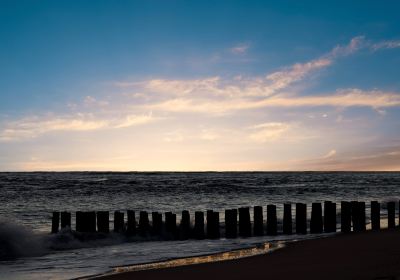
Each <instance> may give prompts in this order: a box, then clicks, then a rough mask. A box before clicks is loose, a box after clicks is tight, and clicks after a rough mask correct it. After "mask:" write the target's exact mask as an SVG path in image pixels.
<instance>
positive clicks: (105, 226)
mask: <svg viewBox="0 0 400 280" xmlns="http://www.w3.org/2000/svg"><path fill="white" fill-rule="evenodd" d="M97 231H98V232H101V233H109V232H110V215H109V213H108V211H98V212H97Z"/></svg>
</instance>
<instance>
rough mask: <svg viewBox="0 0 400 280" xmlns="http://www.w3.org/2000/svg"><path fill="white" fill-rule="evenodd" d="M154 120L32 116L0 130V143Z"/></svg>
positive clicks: (125, 125)
mask: <svg viewBox="0 0 400 280" xmlns="http://www.w3.org/2000/svg"><path fill="white" fill-rule="evenodd" d="M154 120H155V118H153V116H152V115H151V114H148V115H132V114H130V115H129V114H128V115H124V116H122V117H110V116H108V118H107V117H105V116H103V117H97V116H95V115H92V114H76V115H72V116H71V115H67V116H54V115H48V116H40V117H39V116H33V117H29V118H23V119H20V120H16V121H11V122H8V123H6V124H4V125H3V127H2V129H1V130H0V141H2V142H7V141H16V140H24V139H29V138H35V137H37V136H39V135H41V134H44V133H48V132H56V131H69V132H74V131H75V132H80V131H81V132H82V131H93V130H100V129H117V128H126V127H130V126H136V125H141V124H146V123H150V122H153V121H154Z"/></svg>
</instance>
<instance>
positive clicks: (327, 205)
mask: <svg viewBox="0 0 400 280" xmlns="http://www.w3.org/2000/svg"><path fill="white" fill-rule="evenodd" d="M324 231H325V232H336V203H332V202H331V201H325V202H324Z"/></svg>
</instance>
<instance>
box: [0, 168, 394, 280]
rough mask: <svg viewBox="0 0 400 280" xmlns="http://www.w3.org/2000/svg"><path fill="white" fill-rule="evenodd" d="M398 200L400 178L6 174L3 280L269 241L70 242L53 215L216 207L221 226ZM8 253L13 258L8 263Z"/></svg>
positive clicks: (67, 274)
mask: <svg viewBox="0 0 400 280" xmlns="http://www.w3.org/2000/svg"><path fill="white" fill-rule="evenodd" d="M399 199H400V172H199V173H196V172H189V173H186V172H185V173H180V172H143V173H142V172H128V173H124V172H63V173H52V172H38V173H0V244H1V246H0V260H1V259H3V261H0V278H1V279H69V278H72V277H78V276H84V275H90V274H96V273H102V272H105V271H107V270H110V267H114V266H120V265H126V264H133V263H144V262H152V261H159V260H165V259H170V258H174V257H184V256H192V255H199V254H207V253H213V252H219V251H224V250H232V249H238V248H242V247H248V246H252V245H254V244H258V243H261V242H264V241H268V240H270V239H271V238H269V237H259V238H249V239H235V240H225V239H221V240H211V241H210V240H204V241H141V240H138V241H136V242H130V243H125V242H123V240H121V239H120V238H119V237H115V236H114V237H113V238H112V240H106V241H102V242H99V243H89V244H82V243H81V242H78V241H77V240H72V239H68V238H69V237H68V238H66V237H62V236H58V239H56V238H55V237H54V236H53V237H49V234H48V232H49V230H50V226H51V219H50V217H51V216H50V215H51V212H52V211H70V212H75V211H77V210H82V211H85V210H95V211H98V210H108V211H110V213H112V212H113V211H115V210H121V211H125V210H127V209H131V210H136V211H141V210H145V211H149V212H152V211H159V212H166V211H172V212H175V213H176V214H177V216H178V221H179V214H180V213H181V211H182V210H189V211H190V212H191V213H194V211H198V210H202V211H205V210H208V209H212V210H216V211H220V213H221V219H222V221H223V211H224V210H225V209H228V208H239V207H244V206H255V205H261V206H266V205H267V204H276V205H277V208H278V218H281V217H282V204H283V203H296V202H303V203H307V204H309V205H311V203H312V202H323V201H326V200H330V201H333V202H337V203H339V205H338V207H339V206H340V201H351V200H359V201H365V202H367V204H366V205H367V208H368V207H369V202H370V201H371V200H378V201H381V202H386V201H393V200H395V201H399ZM338 211H340V209H339V208H338ZM367 213H368V210H367ZM73 216H74V215H73ZM110 218H112V217H111V215H110ZM73 222H74V221H73ZM73 227H74V226H73ZM293 238H296V237H295V236H293ZM7 246H8V247H7ZM6 247H7V248H8V251H5V249H4V248H6ZM10 248H11V249H10ZM49 248H50V249H49ZM60 249H64V250H60ZM2 250H3V251H2ZM10 251H12V252H13V254H14V255H15V256H12V257H13V258H14V260H7V261H5V260H4V259H10V256H9V255H7V254H10Z"/></svg>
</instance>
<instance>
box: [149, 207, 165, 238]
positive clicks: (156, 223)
mask: <svg viewBox="0 0 400 280" xmlns="http://www.w3.org/2000/svg"><path fill="white" fill-rule="evenodd" d="M151 220H152V230H151V232H152V235H158V236H160V235H161V234H162V215H161V214H160V213H158V212H151Z"/></svg>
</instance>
